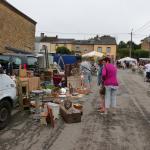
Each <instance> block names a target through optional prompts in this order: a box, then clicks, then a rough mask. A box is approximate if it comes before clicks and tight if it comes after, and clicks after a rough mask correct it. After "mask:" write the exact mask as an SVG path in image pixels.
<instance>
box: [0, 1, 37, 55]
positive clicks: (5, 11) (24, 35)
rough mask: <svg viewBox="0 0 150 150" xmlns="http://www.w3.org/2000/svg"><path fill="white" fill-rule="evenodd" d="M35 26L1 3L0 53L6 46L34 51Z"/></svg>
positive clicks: (4, 50)
mask: <svg viewBox="0 0 150 150" xmlns="http://www.w3.org/2000/svg"><path fill="white" fill-rule="evenodd" d="M34 42H35V24H33V23H31V22H30V21H29V20H27V19H25V18H24V17H23V16H21V15H19V14H17V13H16V12H14V11H13V10H11V9H10V8H8V7H7V6H5V5H3V4H2V3H1V2H0V53H2V52H6V51H7V50H6V48H5V47H6V46H8V47H12V48H17V49H23V50H25V51H33V50H34Z"/></svg>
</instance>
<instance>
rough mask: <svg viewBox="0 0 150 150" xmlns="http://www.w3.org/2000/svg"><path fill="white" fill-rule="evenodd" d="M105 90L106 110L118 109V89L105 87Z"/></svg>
mask: <svg viewBox="0 0 150 150" xmlns="http://www.w3.org/2000/svg"><path fill="white" fill-rule="evenodd" d="M105 89H106V90H105V108H110V107H111V108H116V92H117V89H114V88H112V87H109V86H105Z"/></svg>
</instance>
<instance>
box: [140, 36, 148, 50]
mask: <svg viewBox="0 0 150 150" xmlns="http://www.w3.org/2000/svg"><path fill="white" fill-rule="evenodd" d="M141 48H142V50H146V51H149V50H150V36H149V37H146V38H144V39H143V40H141Z"/></svg>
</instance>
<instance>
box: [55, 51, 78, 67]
mask: <svg viewBox="0 0 150 150" xmlns="http://www.w3.org/2000/svg"><path fill="white" fill-rule="evenodd" d="M60 57H62V59H63V61H62V59H61V58H60ZM54 62H56V63H57V64H58V63H59V65H60V67H61V69H64V64H65V65H66V64H75V63H77V58H76V56H74V55H59V54H55V55H54Z"/></svg>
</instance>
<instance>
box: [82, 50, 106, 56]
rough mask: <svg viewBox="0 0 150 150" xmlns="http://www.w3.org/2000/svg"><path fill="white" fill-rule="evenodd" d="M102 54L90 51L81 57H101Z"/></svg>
mask: <svg viewBox="0 0 150 150" xmlns="http://www.w3.org/2000/svg"><path fill="white" fill-rule="evenodd" d="M103 56H104V54H103V53H100V52H96V51H92V52H89V53H86V54H83V55H82V57H103Z"/></svg>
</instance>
